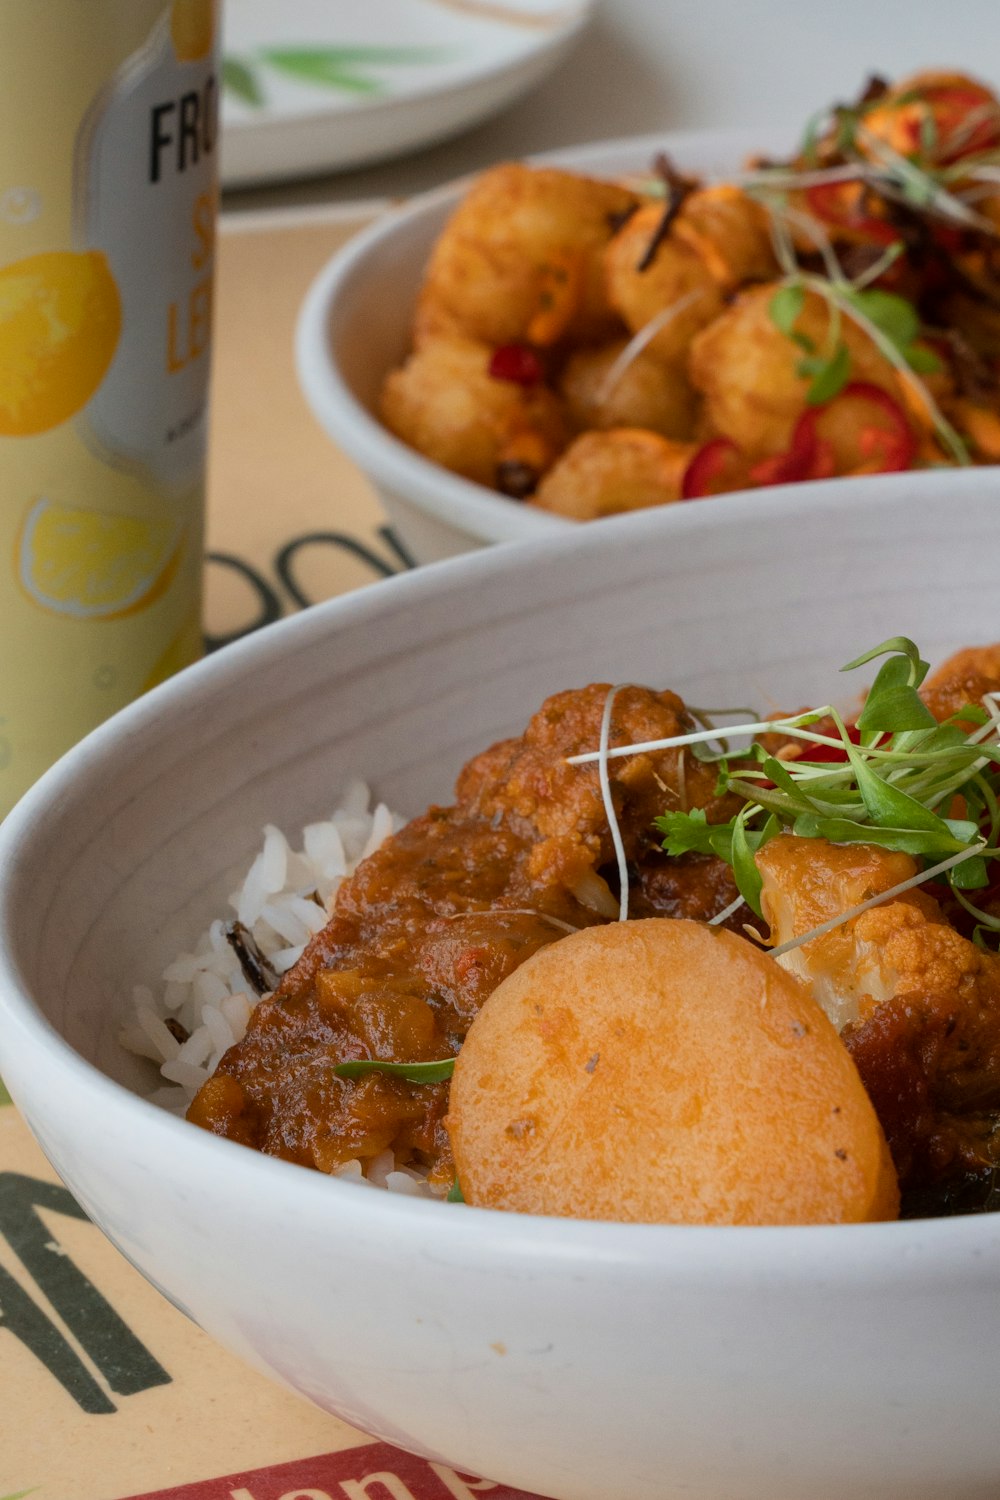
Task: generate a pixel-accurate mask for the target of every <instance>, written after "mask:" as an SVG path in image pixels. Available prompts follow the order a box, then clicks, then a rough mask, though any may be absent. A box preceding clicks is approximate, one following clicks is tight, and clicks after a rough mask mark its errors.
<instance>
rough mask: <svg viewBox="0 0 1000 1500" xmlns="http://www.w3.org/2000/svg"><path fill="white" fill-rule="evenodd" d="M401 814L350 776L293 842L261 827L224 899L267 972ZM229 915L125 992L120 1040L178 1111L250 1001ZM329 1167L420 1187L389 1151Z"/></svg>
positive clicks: (235, 1038) (299, 943) (287, 958)
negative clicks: (154, 984) (329, 808)
mask: <svg viewBox="0 0 1000 1500" xmlns="http://www.w3.org/2000/svg"><path fill="white" fill-rule="evenodd" d="M403 822H404V820H403V819H402V818H401V817H400V816H399V815H398V814H396V813H392V812H390V811H389V809H388V808H387V807H386V805H385V803H384V802H379V803H378V804H377V806H376V807H375V808H374V809H372V808H371V793H370V791H369V789H368V787H367V786H366V785H365V783H364V782H363V781H354V782H351V783H350V785H349V786H348V787H347V788H346V789H345V791H344V794H343V798H342V800H341V803H340V805H339V807H337V808H336V809H335V811H334V812H333V813H332V814H331V815H330V817H329V818H328V819H327V820H326V822H323V823H310V824H309V825H308V826H307V827H306V828H304V829H303V831H302V847H301V848H300V849H293V848H292V847H291V845H290V844H289V842H288V840H287V839H286V837H285V835H284V834H283V833H282V832H281V830H280V829H278V828H275V827H273V826H272V825H268V826H267V827H266V828H265V829H264V843H263V847H262V848H261V850H260V853H259V854H258V855H257V857H256V859H255V860H254V862H253V864H252V865H251V866H250V868H249V870H248V871H247V873H246V876H245V878H244V880H243V883H242V885H241V886H240V887H239V889H238V890H236V891H234V892H233V894H232V895H231V896H230V897H229V905H230V907H231V908H232V911H233V917H234V918H235V920H236V921H238V922H242V924H243V926H244V927H246V928H247V930H248V931H249V932H250V933H251V934H252V936H253V939H254V941H255V943H256V944H257V947H258V948H259V949H260V951H261V953H262V954H263V955H264V957H265V958H266V959H267V961H268V963H269V964H270V965H271V968H272V969H273V970H274V971H275V972H277V973H278V974H284V973H285V972H286V970H288V969H290V968H291V967H292V965H293V964H294V963H295V962H296V961H297V960H298V958H299V956H300V955H301V953H302V951H303V949H304V948H305V946H306V944H307V943H308V941H309V939H310V938H311V937H312V936H313V934H314V933H317V932H319V931H320V930H321V929H322V928H323V927H324V926H325V925H326V922H327V919H328V917H329V914H330V911H331V910H332V907H333V901H334V898H335V896H336V894H337V889H338V887H339V886H340V883H341V881H342V880H344V879H346V878H347V876H349V875H353V873H354V871H355V870H356V869H357V867H358V865H359V864H360V863H361V861H362V860H363V859H366V858H367V857H368V855H369V854H371V853H373V852H374V851H375V850H376V849H377V848H378V847H379V845H380V844H381V843H382V842H383V840H384V839H386V838H387V837H388V835H389V834H390V833H394V832H396V830H397V829H399V828H401V827H402V825H403ZM233 917H230V918H228V919H225V920H223V919H222V918H217V919H216V920H215V921H214V922H213V923H212V924H211V926H210V927H209V928H208V929H207V931H205V932H203V933H202V935H201V937H200V938H199V939H198V941H197V942H196V943H195V944H194V946H193V948H192V949H191V950H190V951H189V952H182V953H178V954H177V956H176V958H174V959H173V960H172V962H171V963H169V964H168V965H167V967H166V968H165V969H164V970H163V972H162V974H161V975H160V979H161V984H160V986H158V990H157V991H154V990H153V989H151V988H150V987H149V986H148V985H136V986H135V988H134V990H133V992H132V1017H131V1019H130V1020H129V1021H128V1022H127V1024H126V1025H125V1026H124V1027H123V1029H122V1032H121V1041H122V1044H123V1045H124V1046H125V1047H127V1048H128V1050H129V1051H130V1052H134V1053H136V1054H138V1056H140V1057H146V1058H149V1059H150V1061H151V1062H154V1063H156V1065H157V1067H158V1068H159V1071H160V1075H161V1077H162V1078H163V1079H164V1084H163V1086H161V1087H160V1088H158V1089H156V1090H155V1091H154V1092H153V1093H152V1094H151V1095H150V1096H149V1097H150V1099H151V1101H152V1102H153V1103H155V1104H159V1105H161V1106H162V1107H163V1108H165V1109H169V1110H171V1111H173V1112H175V1113H178V1114H183V1113H184V1111H185V1110H186V1109H187V1106H188V1105H189V1103H190V1102H191V1100H192V1099H193V1098H194V1096H195V1094H196V1093H197V1092H198V1090H199V1089H200V1088H201V1086H202V1084H203V1083H205V1082H206V1080H207V1079H208V1078H210V1077H211V1075H212V1074H213V1073H214V1071H215V1069H216V1068H217V1067H218V1065H219V1062H220V1061H221V1059H222V1055H223V1053H224V1052H226V1051H227V1050H228V1048H230V1047H231V1046H233V1044H234V1043H235V1042H240V1041H242V1040H243V1037H244V1035H245V1034H246V1029H247V1023H248V1021H249V1019H250V1015H251V1012H252V1011H253V1008H254V1006H255V1005H256V1004H257V999H258V997H257V996H256V995H255V994H254V993H253V991H252V990H251V989H250V988H249V987H248V985H247V981H246V977H245V976H244V973H243V970H242V968H241V967H240V962H239V959H238V958H237V956H236V954H235V952H234V951H233V948H232V945H231V944H230V942H229V941H228V939H227V938H226V927H227V926H228V923H229V922H230V921H232V920H233ZM171 1021H172V1022H173V1023H174V1024H175V1029H176V1030H178V1031H180V1030H181V1029H182V1028H183V1032H185V1033H187V1040H186V1041H180V1040H178V1038H177V1037H176V1036H175V1035H174V1032H173V1031H172V1030H171V1027H170V1025H168V1022H171ZM182 1034H183V1033H182ZM336 1175H337V1176H338V1177H343V1178H346V1179H348V1180H357V1181H359V1182H368V1183H369V1184H371V1185H373V1186H376V1187H381V1188H388V1189H389V1190H390V1191H393V1192H404V1193H417V1194H420V1195H421V1196H423V1195H426V1194H428V1193H429V1192H430V1189H429V1188H428V1187H427V1183H426V1181H425V1178H424V1176H423V1174H421V1173H420V1172H419V1171H418V1170H416V1169H414V1168H412V1167H400V1168H397V1166H396V1162H395V1160H394V1158H393V1154H392V1152H391V1151H384V1152H382V1154H381V1155H380V1156H377V1157H375V1158H374V1160H372V1161H370V1162H369V1163H368V1165H367V1168H366V1169H362V1165H361V1163H360V1162H359V1161H351V1162H348V1163H347V1164H346V1165H345V1166H344V1167H342V1168H341V1169H340V1170H339V1171H338V1172H337V1174H336Z"/></svg>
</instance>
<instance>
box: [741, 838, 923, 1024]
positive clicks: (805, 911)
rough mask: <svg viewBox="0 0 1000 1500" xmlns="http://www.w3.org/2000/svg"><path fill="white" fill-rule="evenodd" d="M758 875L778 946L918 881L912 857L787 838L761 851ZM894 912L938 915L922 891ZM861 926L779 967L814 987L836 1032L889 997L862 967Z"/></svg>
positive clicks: (820, 940)
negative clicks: (895, 888) (871, 1004)
mask: <svg viewBox="0 0 1000 1500" xmlns="http://www.w3.org/2000/svg"><path fill="white" fill-rule="evenodd" d="M757 868H758V870H759V871H760V873H761V876H762V878H763V882H764V884H763V888H762V891H761V907H762V909H763V912H764V916H765V918H766V919H767V921H768V923H769V924H770V928H771V936H772V938H773V940H774V943H775V945H780V944H782V943H787V942H788V941H789V940H790V939H791V938H794V937H801V935H802V934H803V933H804V932H811V931H812V929H813V928H814V927H819V926H821V925H822V924H823V923H824V922H828V921H829V920H830V919H831V918H832V917H837V916H839V915H840V914H841V913H842V912H845V911H849V910H850V909H851V907H854V906H859V905H860V904H861V902H862V901H867V900H869V899H870V898H871V897H872V896H878V895H880V894H881V893H882V892H883V891H888V890H891V889H892V887H893V886H896V885H900V884H901V883H902V882H903V881H904V880H909V879H910V877H911V876H913V875H915V874H916V873H917V863H916V860H914V859H913V858H911V856H910V855H909V854H898V853H896V852H894V851H892V850H888V849H879V848H877V847H875V846H874V845H872V844H828V843H827V842H826V841H825V840H824V839H801V838H795V837H794V836H793V835H791V834H783V835H782V836H781V837H779V838H775V839H771V840H770V842H769V843H767V844H765V845H764V847H763V848H762V849H761V850H760V851H759V853H758V855H757ZM892 904H893V905H894V906H899V907H904V906H906V905H909V906H911V907H916V908H923V909H924V910H925V911H937V906H936V903H935V902H933V901H931V900H930V898H929V897H927V896H925V895H924V894H923V893H922V892H921V891H919V889H918V890H915V891H913V892H912V893H907V895H906V896H904V897H902V898H900V899H899V900H898V901H896V902H893V903H892ZM860 920H861V919H860V918H859V919H857V920H856V921H854V922H850V923H846V924H845V925H844V926H842V927H835V928H834V929H833V931H832V932H828V933H826V934H825V935H824V936H823V937H817V938H813V940H812V942H810V943H806V944H805V945H804V946H803V947H801V948H793V949H792V951H791V952H790V953H787V954H785V955H784V956H783V957H782V958H780V959H779V960H778V962H779V963H780V964H781V965H782V966H783V967H784V968H786V969H788V970H789V972H790V973H792V974H795V975H797V977H798V978H799V979H802V980H804V981H805V982H806V983H807V984H809V985H811V986H812V990H813V993H814V995H815V996H816V999H817V1000H818V1001H819V1003H820V1005H822V1007H823V1009H824V1010H825V1011H826V1013H827V1015H828V1016H829V1017H830V1019H831V1021H832V1022H833V1024H834V1025H835V1026H837V1027H841V1026H844V1025H845V1024H846V1023H847V1022H848V1021H853V1020H856V1019H857V1017H858V1015H859V1013H860V1010H861V1007H862V1005H863V1004H864V1003H866V1002H867V1000H868V999H869V998H870V997H871V996H872V995H873V994H877V995H878V997H879V998H881V999H884V998H885V997H886V986H885V983H884V981H883V980H882V979H881V978H880V977H879V975H878V974H877V972H871V965H870V963H868V961H867V958H868V955H866V956H865V961H864V962H863V961H862V956H861V954H860V950H859V946H858V936H857V929H858V921H860Z"/></svg>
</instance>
